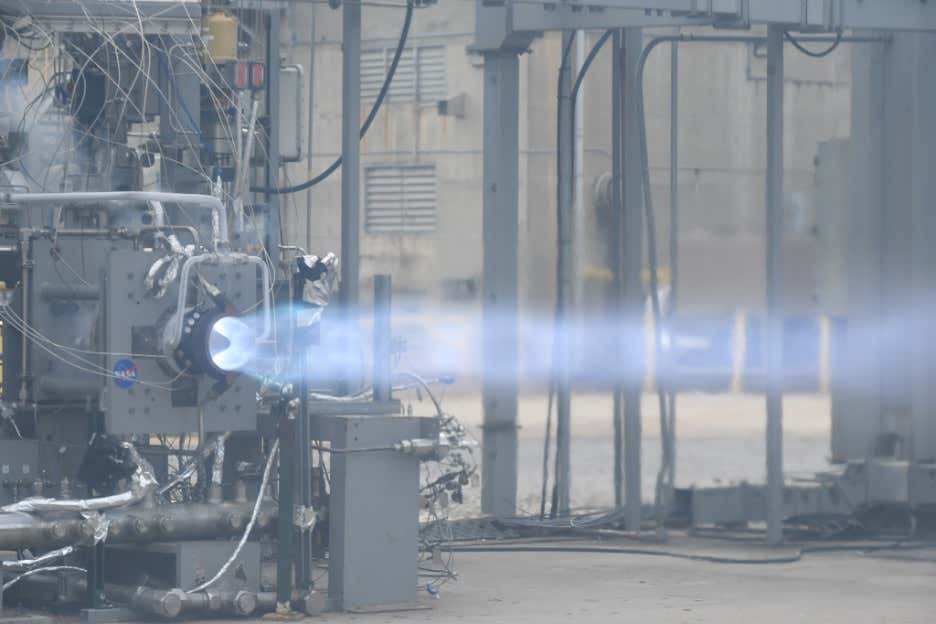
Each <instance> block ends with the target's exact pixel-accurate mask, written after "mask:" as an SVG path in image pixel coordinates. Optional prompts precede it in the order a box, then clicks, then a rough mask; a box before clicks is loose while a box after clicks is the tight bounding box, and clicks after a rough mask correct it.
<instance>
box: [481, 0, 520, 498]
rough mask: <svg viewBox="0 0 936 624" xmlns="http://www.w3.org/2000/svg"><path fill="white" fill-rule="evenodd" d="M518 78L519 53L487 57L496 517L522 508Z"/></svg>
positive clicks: (487, 383) (488, 387)
mask: <svg viewBox="0 0 936 624" xmlns="http://www.w3.org/2000/svg"><path fill="white" fill-rule="evenodd" d="M479 4H480V3H479ZM519 81H520V69H519V61H518V59H517V55H516V54H512V53H487V54H485V56H484V206H483V211H484V213H483V231H484V252H483V254H482V255H483V258H484V277H483V280H482V285H481V288H482V305H483V331H484V336H483V345H482V349H483V355H482V357H483V361H484V378H483V381H482V396H483V403H484V438H483V444H482V451H483V457H482V471H481V476H482V488H481V509H482V511H483V512H484V513H486V514H493V515H497V516H509V515H513V514H514V513H515V512H516V506H517V375H518V365H517V332H518V325H517V271H518V266H517V265H518V263H517V247H518V243H519V225H520V224H519V207H518V192H519V190H518V186H519V182H518V177H519V166H520V165H519V157H520V154H519V130H518V124H519V114H520V113H519V105H518V100H519V97H520V82H519Z"/></svg>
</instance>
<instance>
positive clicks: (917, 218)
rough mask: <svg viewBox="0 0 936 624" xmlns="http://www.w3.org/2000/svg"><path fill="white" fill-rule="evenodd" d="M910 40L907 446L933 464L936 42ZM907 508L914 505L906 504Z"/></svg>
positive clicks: (921, 36) (916, 36)
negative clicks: (910, 338)
mask: <svg viewBox="0 0 936 624" xmlns="http://www.w3.org/2000/svg"><path fill="white" fill-rule="evenodd" d="M901 36H903V37H907V36H909V37H912V39H913V65H912V71H913V140H912V154H913V157H912V160H911V163H912V164H911V169H912V183H911V187H912V218H913V228H912V231H913V234H912V239H911V243H912V244H911V249H912V262H913V265H912V271H911V274H912V290H911V319H912V320H911V328H912V335H913V336H914V338H915V340H913V347H912V349H911V353H910V357H911V358H912V361H911V371H912V373H911V379H912V386H911V387H912V391H911V406H912V411H911V435H912V439H911V441H910V442H911V444H910V459H911V460H912V461H914V462H920V463H924V462H925V463H930V462H933V461H934V460H936V418H934V417H933V408H934V406H936V388H934V386H933V373H934V371H936V322H934V318H933V311H934V308H936V249H934V247H933V244H932V241H933V236H934V235H936V212H934V211H933V197H934V196H936V180H934V178H933V166H934V164H936V145H934V142H933V138H934V137H936V68H934V66H933V62H932V59H933V55H934V53H936V36H934V35H933V34H931V33H913V34H912V35H901ZM910 502H911V503H915V502H917V501H914V500H912V499H911V501H910Z"/></svg>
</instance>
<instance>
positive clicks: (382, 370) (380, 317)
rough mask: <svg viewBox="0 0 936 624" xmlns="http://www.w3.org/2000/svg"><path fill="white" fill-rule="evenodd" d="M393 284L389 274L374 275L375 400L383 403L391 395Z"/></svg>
mask: <svg viewBox="0 0 936 624" xmlns="http://www.w3.org/2000/svg"><path fill="white" fill-rule="evenodd" d="M391 297H392V286H391V282H390V276H389V275H375V276H374V401H376V402H378V403H381V402H385V401H389V400H390V399H391V398H392V397H391V391H392V388H391V384H392V379H391V377H392V374H391V370H390V368H391V367H390V358H391V353H390V351H391V345H390V343H391V342H392V333H391V327H390V306H391V303H390V300H391Z"/></svg>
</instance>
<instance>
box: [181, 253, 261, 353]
mask: <svg viewBox="0 0 936 624" xmlns="http://www.w3.org/2000/svg"><path fill="white" fill-rule="evenodd" d="M208 262H212V263H220V264H224V263H237V262H246V263H248V264H255V265H257V266H258V267H260V272H261V276H262V278H263V333H262V334H261V335H260V336H259V337H258V338H257V340H258V341H260V342H262V341H266V340H269V339H270V336H272V334H273V305H272V303H271V295H270V292H271V286H270V284H271V277H270V266H269V265H268V264H267V263H266V262H264V261H263V259H262V258H260V257H259V256H250V255H247V254H242V253H213V254H201V255H198V256H192V257H190V258H186V259H185V262H183V263H182V270H181V272H180V275H179V295H178V302H177V304H176V315H175V318H174V319H173V323H172V324H173V330H172V333H171V334H170V335H169V336H168V337H167V344H166V350H167V352H172V351H173V350H175V349H176V347H178V346H179V342H180V341H181V340H182V331H183V329H184V325H185V309H186V307H187V306H188V282H189V279H190V278H191V273H192V269H193V267H195V266H197V265H199V264H204V263H208Z"/></svg>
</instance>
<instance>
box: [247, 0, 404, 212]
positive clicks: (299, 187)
mask: <svg viewBox="0 0 936 624" xmlns="http://www.w3.org/2000/svg"><path fill="white" fill-rule="evenodd" d="M413 6H414V4H413V1H412V0H409V1H408V2H407V3H406V17H405V18H404V19H403V30H402V31H400V40H399V41H398V42H397V47H396V50H395V51H394V53H393V60H391V61H390V67H389V68H388V69H387V75H386V76H385V77H384V81H383V84H382V85H381V86H380V92H379V93H378V94H377V99H376V100H374V105H373V106H372V107H371V109H370V112H369V113H368V114H367V119H365V120H364V125H362V126H361V132H360V138H361V139H363V138H364V135H365V134H367V131H368V130H369V129H370V127H371V124H373V123H374V119H376V118H377V113H378V112H379V111H380V107H381V105H382V104H383V101H384V99H386V97H387V93H388V92H389V91H390V83H391V82H393V76H394V75H395V74H396V70H397V66H398V65H399V64H400V57H402V56H403V50H404V49H405V48H406V40H407V38H409V31H410V26H411V25H412V23H413ZM341 161H342V158H341V156H339V157H338V158H336V159H335V160H334V162H332V164H330V165H328V167H327V168H326V169H325V170H324V171H322V172H321V173H320V174H318V175H317V176H315V177H314V178H311V179H309V180H306V181H305V182H300V183H299V184H294V185H292V186H281V187H278V188H269V187H265V186H251V187H250V190H251V192H253V193H267V194H269V195H288V194H290V193H298V192H300V191H304V190H306V189H310V188H312V187H313V186H315V185H317V184H319V183H321V182H323V181H325V180H326V179H328V177H329V176H331V174H333V173H335V172H336V171H338V169H339V168H340V167H341Z"/></svg>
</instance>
